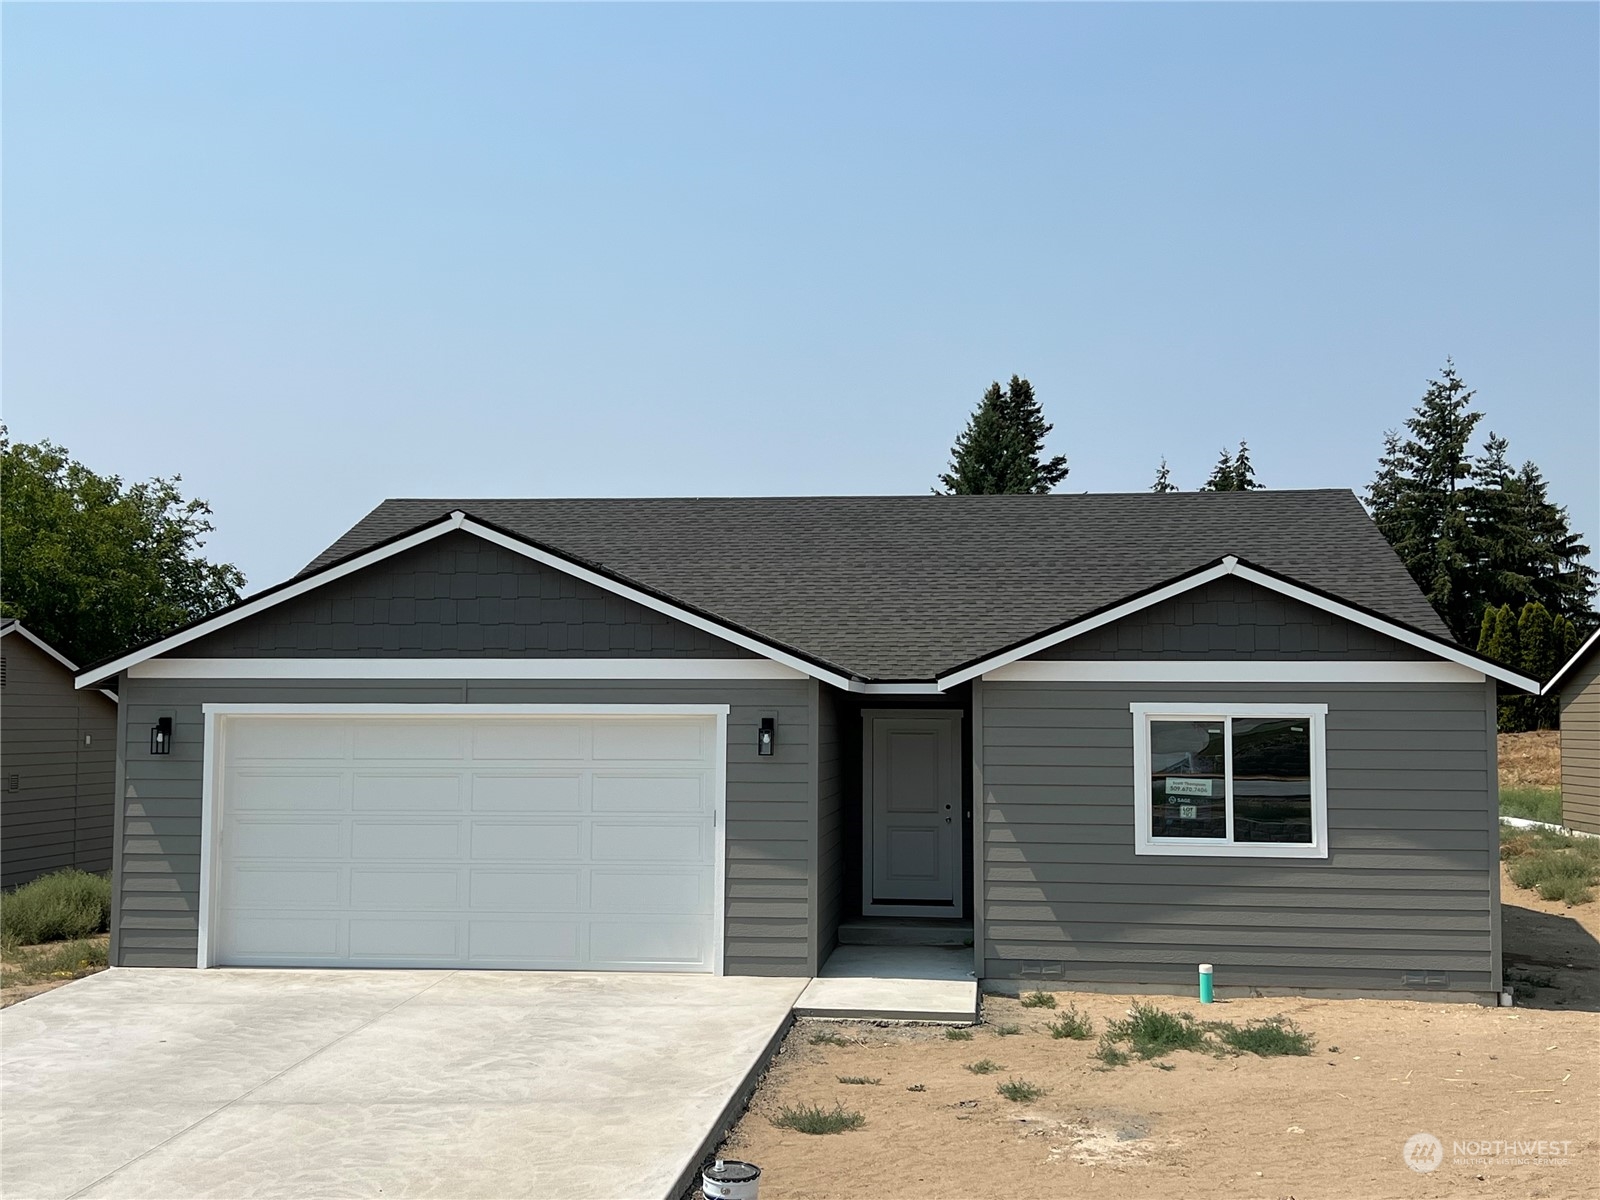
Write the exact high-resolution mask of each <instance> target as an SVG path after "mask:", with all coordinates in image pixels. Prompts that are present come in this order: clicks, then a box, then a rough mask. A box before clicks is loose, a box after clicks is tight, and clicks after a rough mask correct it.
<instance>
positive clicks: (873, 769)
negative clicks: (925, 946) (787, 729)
mask: <svg viewBox="0 0 1600 1200" xmlns="http://www.w3.org/2000/svg"><path fill="white" fill-rule="evenodd" d="M862 717H863V721H864V723H865V724H864V728H863V730H862V733H863V737H862V748H863V751H864V753H863V755H862V758H863V760H864V761H863V767H864V771H863V776H864V778H863V795H864V797H865V803H864V804H863V805H862V809H863V813H862V815H863V818H864V821H863V824H864V829H863V831H862V832H863V839H862V840H863V849H864V851H865V853H864V856H863V858H864V861H863V864H862V866H863V870H862V880H863V893H864V894H863V896H862V912H863V913H866V914H886V915H901V916H910V915H916V916H928V917H933V916H954V915H955V914H956V912H957V910H958V908H959V904H960V893H961V889H960V880H959V871H960V862H961V821H960V820H959V819H958V818H959V817H960V816H961V811H960V809H961V778H960V771H961V715H960V714H959V713H913V712H905V711H894V712H866V713H863V714H862Z"/></svg>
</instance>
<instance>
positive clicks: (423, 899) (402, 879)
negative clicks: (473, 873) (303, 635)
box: [350, 867, 461, 911]
mask: <svg viewBox="0 0 1600 1200" xmlns="http://www.w3.org/2000/svg"><path fill="white" fill-rule="evenodd" d="M460 905H461V872H460V871H458V870H439V871H426V870H417V869H415V868H412V869H410V870H405V871H380V870H373V869H372V868H370V867H352V868H350V907H351V908H370V909H388V910H391V911H392V910H394V909H397V908H422V909H448V910H454V909H456V908H459V907H460Z"/></svg>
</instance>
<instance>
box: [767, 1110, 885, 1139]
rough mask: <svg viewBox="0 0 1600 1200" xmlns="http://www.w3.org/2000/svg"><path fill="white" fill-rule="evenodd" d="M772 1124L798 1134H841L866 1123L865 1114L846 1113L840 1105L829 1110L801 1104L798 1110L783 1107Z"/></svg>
mask: <svg viewBox="0 0 1600 1200" xmlns="http://www.w3.org/2000/svg"><path fill="white" fill-rule="evenodd" d="M772 1123H773V1124H774V1125H776V1126H777V1127H778V1128H779V1129H793V1130H795V1131H796V1132H798V1133H817V1134H821V1133H843V1132H845V1131H846V1130H847V1129H860V1128H861V1127H862V1126H863V1125H865V1124H866V1123H867V1118H866V1116H865V1114H863V1113H858V1112H846V1111H845V1107H844V1105H842V1104H835V1105H834V1106H833V1107H832V1108H831V1109H828V1108H823V1107H822V1106H821V1105H820V1104H802V1105H800V1106H799V1107H798V1108H790V1107H789V1106H788V1105H784V1106H783V1107H782V1108H780V1109H779V1110H778V1115H777V1116H775V1117H773V1118H772Z"/></svg>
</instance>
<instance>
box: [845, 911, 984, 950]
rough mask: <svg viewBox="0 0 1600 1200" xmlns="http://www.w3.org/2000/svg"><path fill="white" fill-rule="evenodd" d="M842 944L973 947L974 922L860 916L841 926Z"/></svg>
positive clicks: (930, 918)
mask: <svg viewBox="0 0 1600 1200" xmlns="http://www.w3.org/2000/svg"><path fill="white" fill-rule="evenodd" d="M839 944H840V945H841V946H971V945H972V922H971V921H952V920H949V919H948V918H945V919H942V920H941V919H938V918H934V917H859V918H857V919H856V920H854V921H846V922H845V923H844V924H842V925H840V926H839Z"/></svg>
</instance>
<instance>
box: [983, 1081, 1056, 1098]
mask: <svg viewBox="0 0 1600 1200" xmlns="http://www.w3.org/2000/svg"><path fill="white" fill-rule="evenodd" d="M994 1090H995V1091H997V1092H999V1093H1000V1094H1001V1095H1002V1096H1004V1097H1005V1098H1006V1099H1007V1100H1010V1101H1011V1102H1012V1103H1014V1104H1026V1103H1028V1101H1030V1100H1037V1099H1038V1098H1039V1097H1040V1096H1042V1095H1044V1089H1043V1088H1042V1087H1040V1086H1038V1085H1037V1084H1033V1083H1029V1082H1028V1081H1027V1080H1026V1079H1008V1080H1006V1081H1005V1082H1004V1083H1002V1084H999V1085H998V1086H996V1087H995V1089H994Z"/></svg>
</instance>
